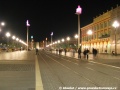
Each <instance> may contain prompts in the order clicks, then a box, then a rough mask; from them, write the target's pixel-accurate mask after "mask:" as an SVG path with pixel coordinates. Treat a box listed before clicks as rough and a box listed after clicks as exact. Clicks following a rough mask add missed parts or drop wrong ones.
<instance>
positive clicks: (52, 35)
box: [51, 32, 53, 48]
mask: <svg viewBox="0 0 120 90" xmlns="http://www.w3.org/2000/svg"><path fill="white" fill-rule="evenodd" d="M52 36H53V32H51V46H52ZM51 48H52V47H51Z"/></svg>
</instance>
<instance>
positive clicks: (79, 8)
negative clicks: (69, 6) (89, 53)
mask: <svg viewBox="0 0 120 90" xmlns="http://www.w3.org/2000/svg"><path fill="white" fill-rule="evenodd" d="M81 13H82V8H81V7H80V5H78V8H77V9H76V14H77V15H78V48H79V46H80V49H81V35H82V34H81V29H80V14H81Z"/></svg>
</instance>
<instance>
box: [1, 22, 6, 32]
mask: <svg viewBox="0 0 120 90" xmlns="http://www.w3.org/2000/svg"><path fill="white" fill-rule="evenodd" d="M1 26H5V23H4V22H1V23H0V32H1V31H2V30H1Z"/></svg>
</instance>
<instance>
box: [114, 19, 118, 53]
mask: <svg viewBox="0 0 120 90" xmlns="http://www.w3.org/2000/svg"><path fill="white" fill-rule="evenodd" d="M112 26H113V27H114V28H115V55H117V45H116V44H117V43H116V31H117V28H118V27H119V23H118V22H117V21H114V23H113V25H112Z"/></svg>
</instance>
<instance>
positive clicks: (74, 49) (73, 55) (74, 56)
mask: <svg viewBox="0 0 120 90" xmlns="http://www.w3.org/2000/svg"><path fill="white" fill-rule="evenodd" d="M72 52H73V57H75V49H74V48H73V50H72Z"/></svg>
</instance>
